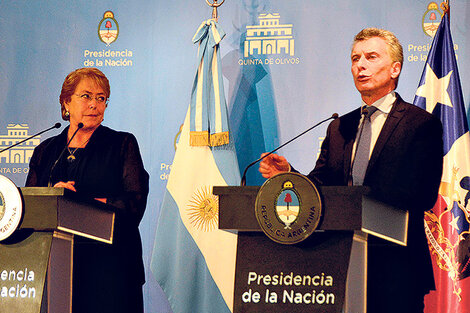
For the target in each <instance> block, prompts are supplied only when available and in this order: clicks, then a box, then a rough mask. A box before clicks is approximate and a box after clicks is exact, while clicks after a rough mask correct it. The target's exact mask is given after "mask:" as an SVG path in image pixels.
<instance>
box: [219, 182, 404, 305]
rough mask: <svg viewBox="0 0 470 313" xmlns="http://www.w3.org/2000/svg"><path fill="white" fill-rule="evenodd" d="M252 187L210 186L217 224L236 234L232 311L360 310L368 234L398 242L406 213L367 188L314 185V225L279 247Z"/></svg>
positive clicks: (364, 297)
mask: <svg viewBox="0 0 470 313" xmlns="http://www.w3.org/2000/svg"><path fill="white" fill-rule="evenodd" d="M259 188H260V187H259V186H246V187H238V186H228V187H218V186H216V187H214V188H213V193H214V195H218V196H219V228H220V229H224V230H227V231H232V232H238V247H237V261H236V262H237V263H236V275H235V293H234V312H264V311H273V312H322V313H324V312H354V313H358V312H366V303H367V242H368V240H369V238H370V237H369V236H375V237H379V238H382V239H385V240H386V242H387V243H388V244H392V245H395V244H399V245H406V244H407V229H408V212H407V211H404V210H400V209H398V208H394V207H391V206H388V205H386V204H384V203H382V202H380V201H377V200H376V199H374V198H373V197H372V196H371V195H370V189H369V188H367V187H363V186H348V187H346V186H324V187H320V188H318V189H319V193H320V195H321V202H322V217H321V221H320V223H319V225H318V227H317V229H316V231H315V232H314V233H313V234H312V235H311V236H310V237H309V238H308V239H306V240H305V241H303V242H301V243H299V244H295V245H282V244H278V243H275V242H273V241H272V240H270V239H268V237H267V236H266V235H265V234H264V233H261V228H260V226H259V224H258V221H257V219H256V216H255V201H256V196H257V193H258V190H259Z"/></svg>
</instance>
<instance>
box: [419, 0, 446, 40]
mask: <svg viewBox="0 0 470 313" xmlns="http://www.w3.org/2000/svg"><path fill="white" fill-rule="evenodd" d="M441 20H442V11H441V10H440V9H439V5H438V4H437V3H436V2H431V3H429V4H428V6H427V11H426V12H424V15H423V21H422V27H423V31H424V33H425V34H426V35H428V36H429V37H432V38H434V35H435V34H436V31H437V28H438V27H439V24H440V23H441Z"/></svg>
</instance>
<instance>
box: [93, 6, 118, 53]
mask: <svg viewBox="0 0 470 313" xmlns="http://www.w3.org/2000/svg"><path fill="white" fill-rule="evenodd" d="M118 36H119V24H118V22H117V21H116V19H115V18H114V13H113V12H111V11H106V12H104V14H103V19H102V20H101V21H100V24H99V25H98V37H99V38H100V40H101V41H102V42H104V43H105V44H106V45H107V46H109V45H110V44H111V43H113V42H115V41H116V39H117V38H118Z"/></svg>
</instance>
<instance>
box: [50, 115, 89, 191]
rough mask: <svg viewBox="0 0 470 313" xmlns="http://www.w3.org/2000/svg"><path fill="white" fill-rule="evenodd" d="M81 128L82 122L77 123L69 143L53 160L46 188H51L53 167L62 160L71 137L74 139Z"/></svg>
mask: <svg viewBox="0 0 470 313" xmlns="http://www.w3.org/2000/svg"><path fill="white" fill-rule="evenodd" d="M82 127H83V123H82V122H80V123H78V125H77V129H76V130H75V131H74V133H73V135H72V137H70V139H69V141H68V142H67V144H66V145H65V147H64V149H63V150H62V152H61V153H60V155H59V157H58V158H57V160H55V162H54V164H53V165H52V167H51V173H50V174H49V181H48V183H47V187H52V173H53V172H54V169H55V167H56V166H57V163H59V160H60V158H62V155H64V153H65V150H67V148H68V147H69V144H70V142H72V139H73V137H75V135H76V134H77V133H78V131H79V130H80V129H81V128H82Z"/></svg>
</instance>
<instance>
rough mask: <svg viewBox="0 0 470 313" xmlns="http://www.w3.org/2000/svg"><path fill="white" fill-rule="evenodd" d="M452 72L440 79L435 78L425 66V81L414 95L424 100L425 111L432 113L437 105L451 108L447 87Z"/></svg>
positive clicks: (432, 72)
mask: <svg viewBox="0 0 470 313" xmlns="http://www.w3.org/2000/svg"><path fill="white" fill-rule="evenodd" d="M452 72H453V71H450V72H449V74H447V75H446V76H444V77H442V78H437V76H436V74H434V71H433V70H432V68H431V67H430V66H429V64H426V81H425V83H424V84H423V85H421V86H420V87H419V88H418V90H417V91H416V95H417V96H420V97H424V98H426V111H428V112H429V113H432V111H433V110H434V108H435V107H436V104H437V103H441V104H443V105H447V106H449V107H452V101H451V100H450V97H449V93H448V92H447V87H449V82H450V76H451V75H452Z"/></svg>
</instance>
